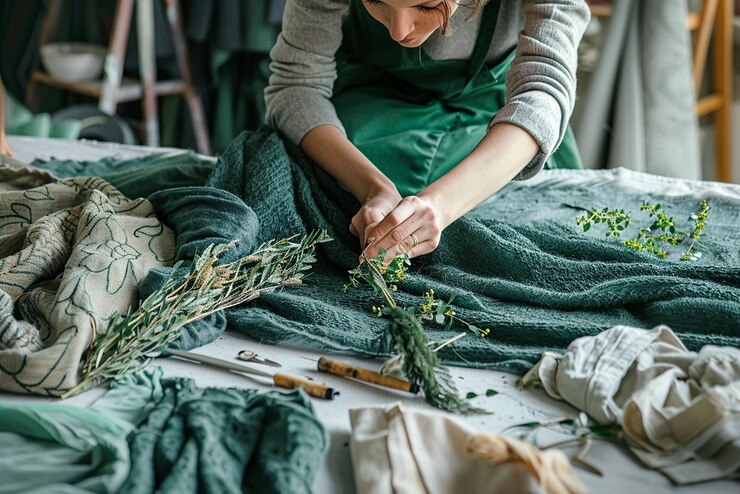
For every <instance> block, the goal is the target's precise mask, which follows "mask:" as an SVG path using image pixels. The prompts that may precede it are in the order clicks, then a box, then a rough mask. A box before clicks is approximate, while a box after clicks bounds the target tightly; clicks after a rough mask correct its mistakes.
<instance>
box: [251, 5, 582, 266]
mask: <svg viewBox="0 0 740 494" xmlns="http://www.w3.org/2000/svg"><path fill="white" fill-rule="evenodd" d="M484 4H485V5H484ZM588 20H589V9H588V6H587V5H586V3H585V1H584V0H490V1H489V2H486V0H457V1H455V0H291V1H290V2H288V3H287V6H286V9H285V13H284V16H283V31H282V33H281V34H280V36H279V38H278V40H277V43H276V44H275V46H274V48H273V50H272V51H271V53H270V56H271V58H272V63H271V65H270V67H271V70H272V74H271V77H270V85H269V87H268V88H267V89H266V91H265V97H266V101H267V121H268V124H270V125H271V126H273V127H275V128H277V129H279V130H280V131H281V132H283V134H284V135H285V136H286V137H287V138H288V139H289V140H291V141H293V142H294V143H296V144H299V145H300V147H301V148H302V149H303V151H304V152H305V153H306V154H307V155H308V156H309V157H310V158H312V159H313V160H314V161H316V162H317V163H318V164H319V165H320V166H321V167H322V168H324V169H325V170H326V171H327V172H328V173H329V174H331V175H332V176H333V177H334V178H335V179H336V180H338V181H339V182H341V183H342V184H343V185H344V186H345V187H347V188H348V189H349V190H350V191H351V192H352V194H353V195H354V196H355V197H356V198H357V200H358V201H359V202H360V204H361V205H362V206H361V208H360V210H359V211H358V212H357V214H356V215H355V216H354V218H352V221H351V225H350V230H351V231H352V233H353V234H355V235H356V236H357V237H358V238H359V240H360V244H361V246H363V247H366V251H365V253H366V254H367V255H368V256H375V255H377V254H378V252H380V250H381V249H385V250H386V251H388V254H387V257H386V261H388V260H390V259H391V258H392V257H394V256H396V255H399V254H402V253H404V252H407V253H408V254H409V255H410V256H411V257H414V256H418V255H422V254H427V253H429V252H431V251H433V250H434V249H435V248H436V247H437V245H438V244H439V240H440V235H441V232H442V230H443V229H444V228H445V227H446V226H447V225H449V224H450V223H452V222H453V221H455V220H456V219H457V218H459V217H460V216H462V215H463V214H465V213H466V212H468V211H469V210H471V209H472V208H474V207H475V206H476V205H478V204H480V203H481V202H483V201H484V200H486V199H487V198H488V197H489V196H491V195H492V194H493V193H495V192H496V191H497V190H499V189H500V188H501V187H503V186H504V185H505V184H506V183H507V182H508V181H509V180H511V179H513V178H520V179H523V178H528V177H531V176H532V175H534V174H535V173H537V172H538V171H539V170H540V169H541V168H542V167H543V165H545V164H547V165H548V166H549V167H570V168H580V160H579V157H578V153H577V149H576V148H575V141H574V140H573V137H572V134H571V132H570V130H569V128H568V120H569V118H570V114H571V111H572V109H573V103H574V99H575V87H576V83H575V70H576V58H577V56H576V55H577V46H578V43H579V42H580V39H581V36H582V35H583V31H584V30H585V27H586V24H587V23H588Z"/></svg>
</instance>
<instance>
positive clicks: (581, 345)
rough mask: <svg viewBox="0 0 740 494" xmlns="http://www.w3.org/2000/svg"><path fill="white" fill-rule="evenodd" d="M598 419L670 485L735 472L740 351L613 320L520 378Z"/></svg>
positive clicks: (739, 450)
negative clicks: (695, 345)
mask: <svg viewBox="0 0 740 494" xmlns="http://www.w3.org/2000/svg"><path fill="white" fill-rule="evenodd" d="M523 381H524V382H525V383H528V382H530V383H531V382H535V383H541V384H542V385H543V387H544V388H545V390H546V391H547V393H548V394H549V395H550V396H552V397H554V398H558V399H562V400H565V401H567V402H569V403H571V404H572V405H573V406H575V407H576V408H579V409H581V410H583V411H585V412H586V413H588V414H589V415H590V416H591V417H592V418H594V419H595V420H597V421H598V422H600V423H602V424H610V423H620V424H621V425H622V427H623V429H624V433H625V435H626V437H627V438H628V440H629V442H630V447H631V449H632V451H633V452H634V453H635V454H636V455H637V456H638V457H639V458H640V459H641V460H642V461H643V462H644V463H645V464H646V465H648V466H650V467H652V468H656V469H659V470H660V471H662V472H663V473H664V474H666V475H667V476H668V477H669V478H670V479H671V480H673V481H674V482H676V483H678V484H688V483H694V482H701V481H706V480H713V479H720V478H724V477H731V476H733V475H736V474H738V473H740V350H738V349H737V348H731V347H717V346H712V345H706V346H704V347H702V348H701V350H700V351H699V352H690V351H688V350H687V349H686V347H685V346H684V345H683V343H681V341H680V340H679V339H678V337H677V336H676V335H675V334H674V333H673V331H671V330H670V328H668V327H666V326H659V327H656V328H655V329H653V330H650V331H646V330H643V329H638V328H630V327H625V326H617V327H614V328H612V329H609V330H607V331H604V332H603V333H601V334H599V335H597V336H588V337H584V338H579V339H577V340H575V341H573V342H572V343H571V344H570V346H569V347H568V350H567V351H566V353H565V354H564V355H558V354H555V353H549V352H548V353H545V354H543V356H542V359H541V360H540V361H539V362H538V363H537V365H536V366H535V367H534V368H532V370H531V371H530V372H529V373H527V375H526V376H525V377H524V378H523Z"/></svg>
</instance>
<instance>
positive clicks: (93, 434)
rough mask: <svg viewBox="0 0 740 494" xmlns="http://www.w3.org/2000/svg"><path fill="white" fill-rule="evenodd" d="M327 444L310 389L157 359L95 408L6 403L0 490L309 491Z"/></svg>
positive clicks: (116, 385)
mask: <svg viewBox="0 0 740 494" xmlns="http://www.w3.org/2000/svg"><path fill="white" fill-rule="evenodd" d="M328 446H329V441H328V437H327V435H326V432H325V431H324V428H323V426H322V425H321V423H320V422H319V421H318V420H317V419H316V416H315V415H314V412H313V408H312V406H311V402H310V399H309V398H308V396H307V395H306V394H305V393H304V392H303V391H302V390H297V391H292V392H290V393H281V392H277V391H270V392H267V393H265V392H259V391H258V390H254V389H236V388H229V389H227V388H199V387H197V386H196V385H195V382H194V381H193V380H191V379H183V378H163V377H162V370H161V368H159V367H150V368H148V369H146V370H144V371H141V372H137V373H135V374H131V375H128V376H125V377H123V378H121V379H119V380H118V381H115V382H113V383H112V384H111V390H110V391H108V392H107V393H106V394H105V395H103V397H102V398H100V399H99V400H97V401H96V402H95V403H94V404H93V405H91V406H90V407H89V408H82V407H77V406H71V405H61V404H45V403H44V404H15V403H5V402H0V451H2V454H0V479H2V482H0V493H8V494H10V493H13V494H14V493H18V492H34V493H49V494H52V493H54V494H57V493H69V494H72V493H75V494H82V493H90V492H97V493H114V492H122V493H127V492H130V493H136V494H147V493H154V492H160V493H176V494H184V493H188V492H192V493H197V492H219V493H237V492H243V490H242V489H243V488H244V489H245V490H246V492H266V493H283V492H290V493H296V494H302V493H310V492H312V484H313V480H314V478H315V476H316V472H317V471H318V468H319V466H320V464H321V461H322V460H323V458H324V454H325V453H326V451H327V449H328Z"/></svg>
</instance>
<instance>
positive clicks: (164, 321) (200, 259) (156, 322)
mask: <svg viewBox="0 0 740 494" xmlns="http://www.w3.org/2000/svg"><path fill="white" fill-rule="evenodd" d="M294 240H295V237H290V238H286V239H282V240H277V241H271V242H267V243H265V244H263V245H261V246H260V247H258V248H257V249H256V250H255V251H254V252H253V253H252V254H251V255H249V256H246V257H242V258H240V259H237V260H236V261H233V262H229V263H224V264H217V261H218V258H219V256H220V255H221V254H222V253H223V252H224V251H226V250H227V249H229V248H231V247H233V246H234V243H233V242H232V243H229V244H221V245H211V246H209V247H208V248H207V249H206V250H205V251H204V252H203V253H202V254H200V255H198V256H197V257H196V258H195V260H194V261H193V263H192V265H191V267H190V271H189V272H187V273H183V272H182V269H181V268H182V263H180V262H179V263H177V264H175V266H174V269H173V272H172V274H171V275H170V277H169V278H168V279H167V281H165V283H164V284H163V285H162V286H161V287H160V288H159V289H158V290H157V291H155V292H154V293H152V294H151V295H150V296H149V297H147V298H146V300H144V301H143V302H142V303H141V305H140V307H139V309H138V310H136V311H134V312H132V313H130V314H128V315H126V316H123V315H121V314H118V313H116V314H114V315H113V317H112V318H111V319H110V321H109V323H108V329H107V331H106V333H105V334H103V335H99V336H98V337H96V338H94V341H93V342H92V344H91V347H90V351H89V352H88V355H87V358H86V359H85V362H84V364H83V365H82V380H81V381H80V383H79V384H78V385H77V386H75V387H74V388H72V389H70V390H68V391H66V392H65V393H64V394H62V396H61V397H62V398H67V397H69V396H72V395H74V394H77V393H79V392H81V391H83V390H85V389H87V388H90V387H93V386H97V385H99V384H102V383H104V382H106V381H110V380H113V379H116V378H118V377H120V376H123V375H125V374H128V373H131V372H134V371H136V370H139V369H141V368H142V367H144V366H145V365H147V364H148V363H149V362H150V361H151V360H152V359H153V358H155V357H157V356H159V355H160V354H161V353H162V351H163V350H164V348H165V347H166V346H167V345H169V344H170V343H172V342H173V341H175V340H176V339H177V338H178V337H179V336H180V330H181V329H182V327H183V326H185V325H186V324H189V323H191V322H193V321H196V320H198V319H202V318H204V317H207V316H209V315H211V314H214V313H216V312H219V311H221V310H224V309H228V308H230V307H234V306H237V305H241V304H243V303H246V302H249V301H250V300H254V299H256V298H257V297H259V296H260V295H261V294H262V293H266V292H270V291H273V290H276V289H279V288H281V287H284V286H291V285H299V284H301V283H302V281H303V278H304V277H305V276H306V274H307V271H308V270H309V269H310V268H311V264H312V263H313V262H314V261H315V260H316V257H315V255H314V250H315V247H316V245H317V244H319V243H321V242H328V241H330V240H331V238H330V237H329V236H328V235H327V234H326V233H325V232H324V231H317V232H313V233H310V234H308V235H306V236H305V237H304V238H303V239H301V240H300V241H299V242H295V241H294Z"/></svg>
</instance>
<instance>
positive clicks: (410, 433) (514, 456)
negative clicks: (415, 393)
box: [350, 405, 586, 494]
mask: <svg viewBox="0 0 740 494" xmlns="http://www.w3.org/2000/svg"><path fill="white" fill-rule="evenodd" d="M350 423H351V425H352V439H351V442H350V447H351V453H352V465H353V470H354V476H355V485H356V488H357V493H358V494H381V493H382V494H385V493H388V492H394V493H398V494H410V493H435V494H443V493H462V492H464V493H465V494H478V493H480V494H484V493H485V494H490V493H492V492H506V493H507V494H534V493H545V494H576V493H583V492H586V490H585V488H584V487H583V485H582V484H581V482H580V481H579V480H578V478H577V477H576V476H575V475H574V474H573V471H572V470H571V468H570V464H569V463H568V459H567V458H566V457H565V455H564V454H563V453H561V452H560V451H556V450H553V451H547V452H543V451H540V450H538V449H537V448H535V447H534V446H532V445H530V444H527V443H524V442H522V441H519V440H516V439H513V438H510V437H506V436H503V435H500V434H492V433H488V432H480V431H477V430H475V429H474V428H472V427H470V426H469V425H467V424H465V423H464V422H462V421H460V420H457V419H455V418H454V417H452V416H450V415H443V414H439V413H429V412H421V411H416V410H410V409H406V408H403V407H401V406H400V405H395V406H391V407H389V408H387V409H382V408H360V409H354V410H350Z"/></svg>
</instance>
